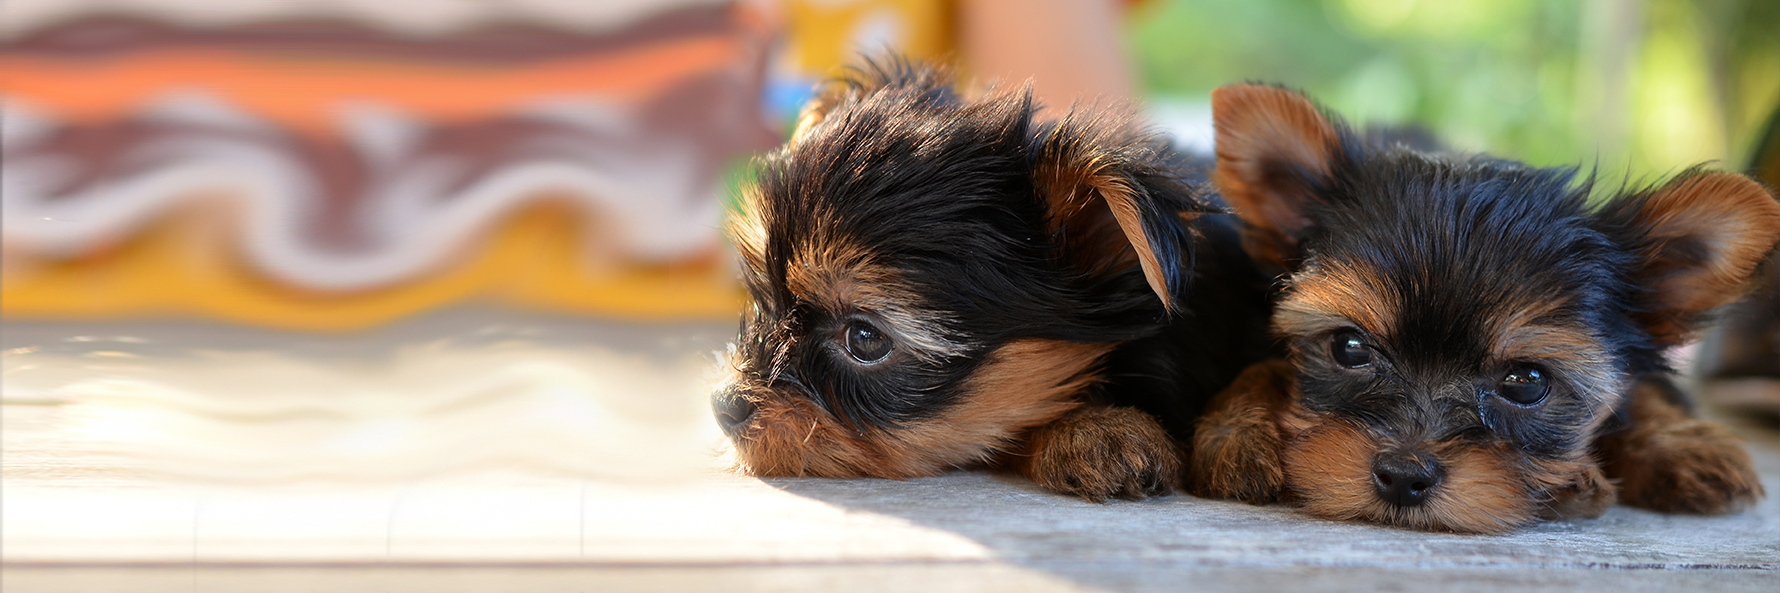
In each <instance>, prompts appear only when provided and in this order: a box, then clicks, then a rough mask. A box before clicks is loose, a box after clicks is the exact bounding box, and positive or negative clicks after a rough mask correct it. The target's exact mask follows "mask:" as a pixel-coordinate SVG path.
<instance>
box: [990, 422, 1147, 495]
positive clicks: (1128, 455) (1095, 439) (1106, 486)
mask: <svg viewBox="0 0 1780 593" xmlns="http://www.w3.org/2000/svg"><path fill="white" fill-rule="evenodd" d="M1026 453H1027V457H1026V458H1025V459H1023V460H1022V463H1021V464H1020V468H1021V470H1022V473H1025V474H1026V477H1028V478H1031V479H1032V481H1034V482H1037V483H1038V485H1040V486H1043V487H1045V488H1048V489H1050V490H1054V491H1056V492H1060V493H1063V494H1070V495H1074V496H1080V497H1082V498H1085V499H1088V500H1091V501H1094V502H1100V501H1104V500H1106V499H1107V498H1123V499H1139V498H1144V497H1146V496H1159V495H1163V494H1168V493H1169V492H1172V491H1173V490H1174V485H1175V484H1176V483H1178V482H1179V481H1180V466H1181V461H1180V453H1179V449H1178V447H1176V446H1175V444H1174V440H1173V439H1172V438H1170V437H1169V436H1168V431H1167V430H1164V429H1163V428H1162V425H1161V424H1159V423H1157V422H1156V420H1155V418H1152V417H1150V416H1149V415H1148V414H1145V413H1143V412H1139V411H1137V410H1133V409H1129V408H1103V407H1089V408H1081V409H1078V410H1076V411H1074V412H1071V413H1069V414H1068V415H1066V416H1064V417H1063V418H1061V419H1058V420H1057V421H1056V422H1052V423H1051V424H1047V425H1045V426H1043V427H1040V428H1038V429H1036V430H1034V431H1033V433H1032V434H1031V436H1030V437H1028V440H1027V446H1026Z"/></svg>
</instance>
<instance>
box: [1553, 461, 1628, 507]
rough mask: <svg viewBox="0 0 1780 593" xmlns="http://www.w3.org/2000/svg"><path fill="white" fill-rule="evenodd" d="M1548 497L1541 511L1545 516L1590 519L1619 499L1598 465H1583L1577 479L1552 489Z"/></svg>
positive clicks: (1617, 491)
mask: <svg viewBox="0 0 1780 593" xmlns="http://www.w3.org/2000/svg"><path fill="white" fill-rule="evenodd" d="M1548 494H1549V495H1550V496H1551V500H1550V501H1549V502H1548V503H1547V504H1546V506H1545V508H1544V512H1542V513H1541V514H1540V516H1541V517H1543V518H1545V519H1593V518H1595V517H1599V516H1601V514H1602V513H1605V512H1607V507H1610V506H1613V502H1614V501H1615V500H1618V498H1619V488H1618V487H1615V486H1614V485H1613V482H1612V481H1610V480H1608V479H1607V476H1606V474H1603V473H1601V468H1600V466H1597V465H1594V464H1589V465H1586V466H1583V469H1582V472H1581V474H1580V475H1578V476H1577V477H1576V481H1575V482H1572V483H1571V484H1569V485H1567V486H1563V487H1560V488H1553V489H1552V490H1551V491H1550V492H1549V493H1548Z"/></svg>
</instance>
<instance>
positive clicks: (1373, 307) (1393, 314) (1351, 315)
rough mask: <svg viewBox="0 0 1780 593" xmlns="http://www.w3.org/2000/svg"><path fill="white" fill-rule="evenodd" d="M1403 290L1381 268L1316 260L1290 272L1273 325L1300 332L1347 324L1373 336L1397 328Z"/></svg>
mask: <svg viewBox="0 0 1780 593" xmlns="http://www.w3.org/2000/svg"><path fill="white" fill-rule="evenodd" d="M1401 302H1402V299H1401V296H1400V295H1399V294H1398V293H1397V291H1396V290H1395V289H1393V288H1391V284H1390V283H1389V282H1387V281H1386V279H1385V278H1384V277H1382V276H1380V275H1379V274H1377V273H1375V272H1372V271H1370V270H1366V269H1364V268H1361V267H1358V266H1352V265H1349V264H1346V263H1342V262H1333V263H1324V264H1319V265H1317V266H1315V267H1313V268H1308V269H1306V270H1304V271H1301V272H1299V273H1298V274H1296V275H1294V276H1293V277H1292V280H1291V288H1290V290H1289V291H1288V292H1287V294H1286V297H1285V298H1284V299H1282V300H1281V301H1280V303H1279V308H1278V311H1277V314H1276V315H1275V316H1274V331H1275V332H1276V333H1279V334H1281V335H1289V336H1302V335H1311V334H1315V333H1318V332H1324V331H1330V330H1334V329H1339V328H1341V327H1344V326H1347V325H1349V324H1351V325H1354V326H1357V327H1358V328H1359V329H1361V330H1364V331H1366V332H1367V333H1370V334H1372V335H1375V336H1388V335H1392V334H1393V333H1394V332H1395V331H1396V329H1397V321H1396V320H1397V315H1398V313H1399V309H1398V307H1399V306H1400V303H1401Z"/></svg>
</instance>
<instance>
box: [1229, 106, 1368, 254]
mask: <svg viewBox="0 0 1780 593" xmlns="http://www.w3.org/2000/svg"><path fill="white" fill-rule="evenodd" d="M1211 117H1212V123H1213V125H1214V126H1215V127H1216V129H1217V137H1216V142H1217V154H1218V166H1217V171H1216V172H1214V173H1213V174H1212V181H1213V182H1214V183H1216V184H1217V187H1218V190H1219V191H1220V192H1222V193H1223V195H1224V198H1225V199H1227V200H1229V202H1230V206H1231V207H1232V208H1234V209H1235V210H1236V213H1237V215H1238V216H1241V217H1242V220H1243V221H1244V222H1247V223H1248V225H1249V227H1250V230H1249V231H1248V233H1246V237H1245V239H1244V243H1245V245H1244V247H1246V248H1247V249H1248V251H1249V255H1250V256H1252V257H1254V258H1255V259H1257V260H1260V261H1261V262H1263V263H1265V264H1269V265H1273V266H1277V267H1278V268H1279V269H1282V270H1290V269H1292V268H1293V266H1294V264H1295V262H1296V261H1297V259H1298V242H1299V240H1301V239H1303V237H1304V232H1305V230H1306V228H1307V227H1309V226H1310V217H1309V213H1308V209H1309V208H1310V207H1312V206H1314V205H1315V203H1316V201H1317V200H1318V199H1319V198H1318V195H1319V193H1321V190H1322V188H1323V187H1325V186H1326V185H1327V184H1328V183H1329V181H1330V179H1331V178H1332V177H1333V171H1334V160H1335V158H1336V156H1337V155H1338V154H1339V152H1340V150H1341V134H1340V132H1339V131H1338V129H1337V128H1336V126H1335V125H1334V124H1331V123H1330V122H1329V120H1327V119H1325V118H1324V117H1323V115H1322V113H1321V112H1319V111H1317V108H1316V105H1315V104H1312V103H1311V102H1310V100H1309V99H1306V98H1305V97H1304V96H1303V95H1300V94H1298V93H1295V92H1292V91H1288V90H1285V89H1281V88H1277V87H1271V86H1265V85H1256V84H1235V85H1227V86H1223V87H1219V88H1218V89H1217V90H1214V91H1212V92H1211Z"/></svg>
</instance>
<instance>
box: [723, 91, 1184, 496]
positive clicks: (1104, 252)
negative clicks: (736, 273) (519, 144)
mask: <svg viewBox="0 0 1780 593" xmlns="http://www.w3.org/2000/svg"><path fill="white" fill-rule="evenodd" d="M1033 107H1034V106H1033V102H1032V98H1031V95H1030V93H1029V92H1027V91H1012V92H990V93H988V94H986V95H985V96H983V97H981V98H976V99H971V98H966V97H965V96H963V95H962V94H961V92H960V91H959V90H958V89H956V88H955V87H954V86H953V83H952V81H951V80H949V79H948V77H947V75H946V73H945V72H944V71H943V70H940V69H936V68H929V67H918V66H912V65H909V64H906V63H901V62H892V63H888V64H885V65H876V64H868V65H867V66H865V67H864V68H862V69H860V70H857V71H855V72H853V73H852V75H851V76H849V77H847V78H845V79H843V80H839V81H836V82H833V83H831V84H830V85H828V86H827V87H825V88H824V89H823V92H821V93H820V94H819V96H818V97H817V98H816V99H815V100H813V101H812V102H811V104H810V105H809V106H808V107H807V108H806V110H805V112H804V113H803V115H802V116H801V118H800V121H799V123H798V126H797V130H796V131H795V132H794V133H793V137H792V139H791V141H790V142H789V143H788V144H787V145H786V146H785V147H783V148H782V149H780V150H778V151H777V152H775V153H773V154H770V155H768V156H766V157H764V158H763V159H762V160H761V161H760V162H759V163H758V166H757V173H758V181H757V183H756V184H754V185H753V186H752V187H750V188H748V189H747V191H746V196H745V197H744V199H743V204H742V205H741V208H740V213H739V214H738V216H737V217H736V219H735V221H734V224H733V227H732V229H731V236H732V237H733V239H734V241H735V243H736V246H737V248H738V250H739V251H740V252H741V257H742V263H743V276H744V280H745V282H746V284H747V287H748V291H749V294H750V296H751V299H750V302H749V304H748V305H747V308H746V309H745V310H744V311H743V314H742V322H741V331H740V336H739V337H738V338H737V340H736V342H735V343H734V344H733V345H732V346H731V348H730V352H729V353H728V361H727V362H726V364H727V367H728V369H727V370H728V371H729V373H728V376H727V379H726V381H725V384H724V385H723V386H722V387H720V388H719V391H718V393H717V394H715V396H714V401H713V404H714V408H715V410H716V413H717V417H718V420H719V422H720V424H722V425H723V427H724V430H725V432H726V433H727V434H728V435H729V437H730V440H731V441H732V442H733V443H734V445H735V450H736V454H737V460H738V462H739V463H738V465H739V466H740V469H742V470H743V471H746V472H749V473H753V474H757V475H815V476H879V477H889V478H902V477H910V476H919V475H926V474H932V473H936V472H939V471H942V470H944V469H946V468H949V467H953V466H957V465H962V464H969V463H973V462H977V461H982V460H985V459H987V458H989V457H991V456H992V455H994V454H995V453H996V452H998V451H1001V450H1004V449H1005V448H1006V447H1008V446H1009V445H1011V444H1013V442H1014V441H1015V440H1016V439H1017V438H1018V436H1019V434H1020V433H1021V432H1022V431H1025V430H1027V429H1029V428H1032V427H1034V426H1037V425H1040V424H1043V423H1046V422H1049V421H1051V420H1053V419H1055V418H1057V417H1059V416H1061V415H1062V414H1063V413H1065V412H1067V411H1068V410H1069V409H1071V408H1072V407H1074V406H1075V405H1077V404H1078V401H1079V398H1080V396H1081V393H1082V392H1083V391H1084V390H1085V389H1089V388H1091V387H1092V386H1093V384H1094V383H1095V382H1096V381H1097V377H1096V372H1097V369H1098V367H1099V365H1100V361H1101V359H1102V357H1103V356H1104V355H1105V354H1106V353H1107V352H1109V351H1110V350H1111V349H1112V348H1114V347H1115V345H1116V344H1118V343H1119V342H1122V341H1126V340H1131V339H1135V338H1138V337H1143V336H1146V335H1151V334H1153V333H1155V332H1157V331H1158V330H1159V328H1160V327H1161V325H1162V324H1163V323H1164V322H1165V320H1166V318H1167V316H1168V309H1169V308H1172V307H1173V306H1174V304H1175V303H1177V302H1179V301H1180V299H1181V295H1182V294H1184V292H1185V291H1186V284H1187V278H1188V276H1187V271H1188V269H1189V268H1190V267H1191V261H1190V260H1191V253H1190V232H1191V231H1190V229H1189V227H1188V225H1187V223H1186V221H1185V219H1184V213H1190V212H1191V211H1194V210H1196V208H1197V205H1196V202H1195V201H1194V197H1193V195H1192V192H1191V189H1190V188H1189V187H1188V186H1187V185H1185V184H1184V183H1183V182H1182V181H1181V180H1179V179H1178V178H1177V177H1176V176H1177V173H1176V172H1175V171H1173V170H1172V169H1170V167H1169V165H1170V163H1169V158H1170V157H1169V153H1167V151H1166V149H1165V147H1164V146H1163V145H1161V144H1159V143H1158V142H1156V141H1154V140H1153V139H1151V138H1149V137H1147V136H1145V135H1143V134H1139V133H1136V132H1134V131H1133V128H1132V127H1131V125H1130V124H1129V122H1128V119H1127V118H1124V117H1122V116H1117V115H1115V114H1114V112H1083V111H1076V112H1073V113H1072V114H1071V115H1069V116H1067V117H1065V118H1064V119H1063V120H1062V121H1060V122H1055V123H1037V122H1034V121H1033V119H1032V114H1033V111H1034V110H1033ZM1158 297H1159V298H1158Z"/></svg>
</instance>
